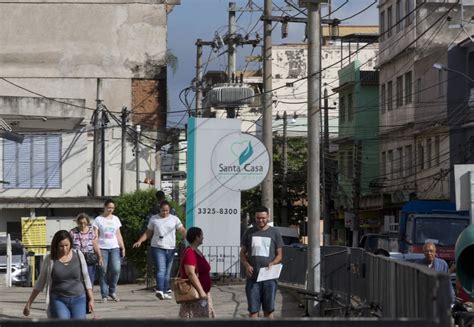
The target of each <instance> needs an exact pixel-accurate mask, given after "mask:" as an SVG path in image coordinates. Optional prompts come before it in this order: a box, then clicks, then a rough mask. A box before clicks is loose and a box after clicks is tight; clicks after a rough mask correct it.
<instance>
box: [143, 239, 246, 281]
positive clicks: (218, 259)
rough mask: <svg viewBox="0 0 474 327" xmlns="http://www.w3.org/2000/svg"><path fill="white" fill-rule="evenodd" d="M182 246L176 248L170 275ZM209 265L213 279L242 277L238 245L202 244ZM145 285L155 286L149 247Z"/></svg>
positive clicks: (173, 274)
mask: <svg viewBox="0 0 474 327" xmlns="http://www.w3.org/2000/svg"><path fill="white" fill-rule="evenodd" d="M183 250H184V246H181V247H179V248H177V249H176V252H175V257H174V261H173V266H172V268H171V276H176V274H177V272H178V268H179V262H180V260H181V254H182V252H183ZM200 250H201V252H202V253H203V254H204V256H205V257H206V259H207V260H208V262H209V264H210V266H211V273H212V275H213V278H215V279H228V278H230V279H233V278H242V277H244V276H243V275H242V274H243V273H244V270H243V269H242V268H241V265H240V256H239V253H240V247H239V246H202V247H201V248H200ZM145 279H146V285H147V288H152V287H154V286H155V268H154V264H153V258H152V256H151V251H150V248H148V251H147V268H146V276H145Z"/></svg>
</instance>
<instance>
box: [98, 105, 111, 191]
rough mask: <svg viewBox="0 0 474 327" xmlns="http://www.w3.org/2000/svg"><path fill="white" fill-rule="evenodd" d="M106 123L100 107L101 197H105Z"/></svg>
mask: <svg viewBox="0 0 474 327" xmlns="http://www.w3.org/2000/svg"><path fill="white" fill-rule="evenodd" d="M108 123H109V119H108V118H107V112H106V111H105V110H104V107H102V117H101V120H100V189H101V193H100V194H101V195H102V196H105V129H106V127H107V124H108Z"/></svg>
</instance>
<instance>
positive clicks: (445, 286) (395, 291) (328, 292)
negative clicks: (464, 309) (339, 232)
mask: <svg viewBox="0 0 474 327" xmlns="http://www.w3.org/2000/svg"><path fill="white" fill-rule="evenodd" d="M306 255H307V251H306V249H305V248H293V247H284V248H283V271H282V274H281V276H280V281H282V282H285V283H289V284H295V285H297V287H299V288H300V290H301V293H303V294H306V291H305V290H304V288H305V280H306V270H307V261H306ZM321 258H322V261H321V294H319V295H318V298H319V299H323V301H322V302H321V311H322V312H323V314H325V315H339V316H355V315H356V316H376V317H382V318H384V319H385V318H408V319H419V320H424V321H431V323H432V324H433V326H435V325H438V326H447V325H449V307H450V294H449V292H450V289H449V288H450V280H449V276H448V275H447V274H443V273H436V272H434V271H431V270H427V269H425V268H424V267H422V266H420V265H416V264H413V263H409V262H403V261H395V260H393V259H390V258H386V257H382V256H376V255H373V254H371V253H367V252H365V251H364V250H363V249H360V248H347V247H342V246H329V247H322V248H321ZM307 295H309V296H313V295H312V294H309V293H307Z"/></svg>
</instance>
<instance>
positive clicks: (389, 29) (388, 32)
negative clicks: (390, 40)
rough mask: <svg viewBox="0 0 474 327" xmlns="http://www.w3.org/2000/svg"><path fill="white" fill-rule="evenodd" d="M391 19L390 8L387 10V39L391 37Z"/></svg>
mask: <svg viewBox="0 0 474 327" xmlns="http://www.w3.org/2000/svg"><path fill="white" fill-rule="evenodd" d="M392 27H393V18H392V6H390V7H388V9H387V37H391V36H392Z"/></svg>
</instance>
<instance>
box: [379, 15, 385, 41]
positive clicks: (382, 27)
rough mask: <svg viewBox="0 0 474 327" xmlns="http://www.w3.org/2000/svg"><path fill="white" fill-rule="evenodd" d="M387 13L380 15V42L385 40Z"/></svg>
mask: <svg viewBox="0 0 474 327" xmlns="http://www.w3.org/2000/svg"><path fill="white" fill-rule="evenodd" d="M385 31H386V29H385V11H382V12H381V13H380V41H382V40H383V39H384V38H385Z"/></svg>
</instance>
